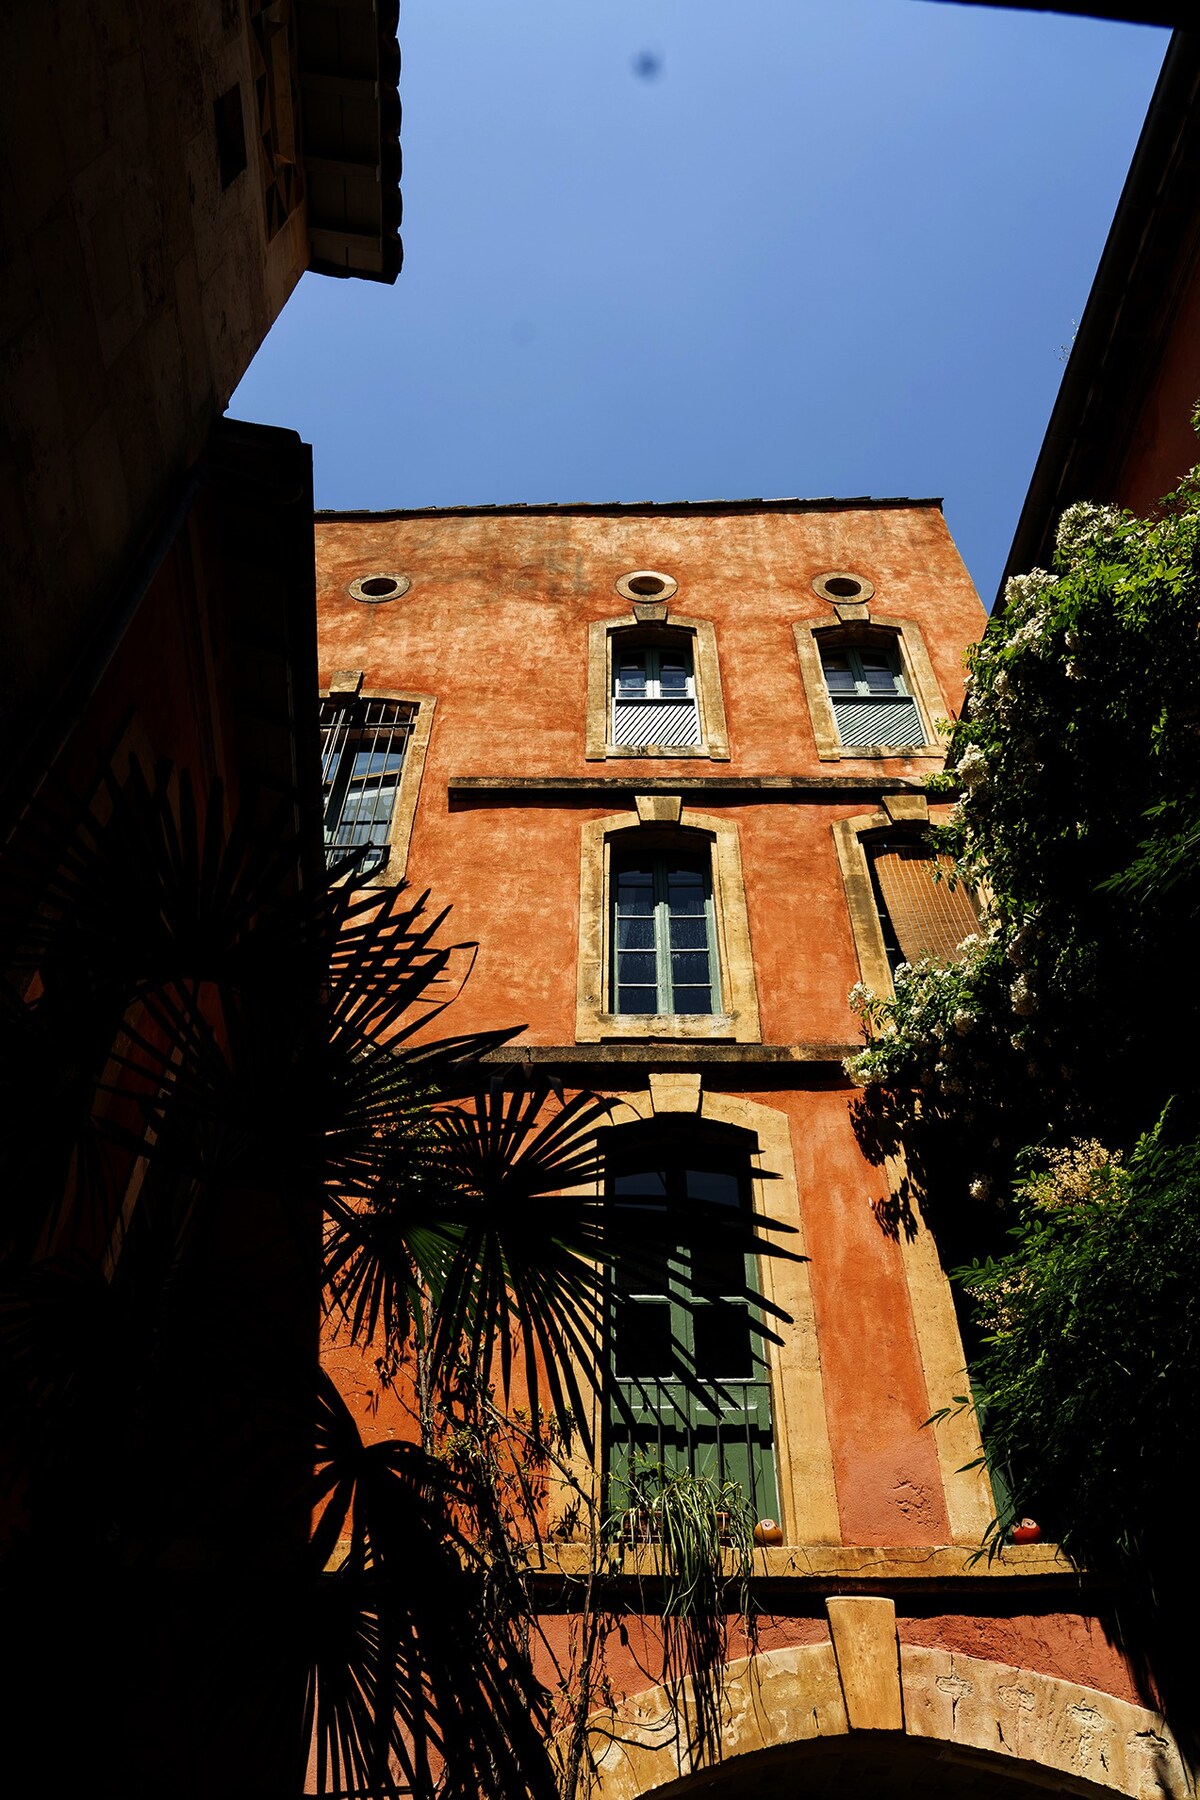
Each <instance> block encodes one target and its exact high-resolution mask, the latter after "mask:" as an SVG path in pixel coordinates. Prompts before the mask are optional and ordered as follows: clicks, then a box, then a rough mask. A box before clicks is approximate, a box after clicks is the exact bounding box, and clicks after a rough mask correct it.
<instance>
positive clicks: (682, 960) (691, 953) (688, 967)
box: [671, 950, 709, 991]
mask: <svg viewBox="0 0 1200 1800" xmlns="http://www.w3.org/2000/svg"><path fill="white" fill-rule="evenodd" d="M671 980H672V982H673V983H674V985H675V987H676V988H679V987H680V986H683V987H689V988H699V987H703V988H704V989H705V990H706V991H707V988H708V985H709V976H708V951H707V950H675V951H673V952H672V955H671Z"/></svg>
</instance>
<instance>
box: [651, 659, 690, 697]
mask: <svg viewBox="0 0 1200 1800" xmlns="http://www.w3.org/2000/svg"><path fill="white" fill-rule="evenodd" d="M658 669H659V682H660V686H661V692H662V694H663V696H664V698H665V697H667V696H668V695H669V696H671V697H674V698H681V697H683V696H684V695H686V694H687V691H688V676H689V675H690V674H691V672H692V659H691V657H690V656H687V655H685V654H684V652H682V651H679V650H662V651H660V652H659V663H658Z"/></svg>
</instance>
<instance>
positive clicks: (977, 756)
mask: <svg viewBox="0 0 1200 1800" xmlns="http://www.w3.org/2000/svg"><path fill="white" fill-rule="evenodd" d="M957 774H958V779H959V780H960V781H961V782H962V785H963V786H964V787H965V788H973V787H978V786H979V784H980V782H981V781H986V780H987V758H986V757H985V756H984V754H983V751H982V750H981V749H980V747H979V745H978V744H968V745H967V748H966V749H965V750H964V752H963V754H962V755H961V756H960V757H959V759H958V768H957Z"/></svg>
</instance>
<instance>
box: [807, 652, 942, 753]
mask: <svg viewBox="0 0 1200 1800" xmlns="http://www.w3.org/2000/svg"><path fill="white" fill-rule="evenodd" d="M821 665H822V667H823V669H824V671H825V686H826V687H827V689H828V690H829V698H830V701H831V703H832V705H833V717H834V722H835V724H836V725H837V729H838V736H839V737H840V739H841V741H842V745H843V747H844V748H846V749H867V748H875V747H879V748H881V749H888V750H906V749H915V748H916V747H917V746H918V745H920V744H923V743H924V742H925V728H924V725H923V723H922V721H921V714H920V712H919V710H918V708H917V703H916V701H915V700H914V699H913V698H912V695H911V694H909V693H908V691H907V690H906V688H905V685H904V676H903V675H902V674H901V672H900V664H899V661H898V659H897V658H896V656H895V655H894V654H893V653H892V652H891V651H890V650H879V649H871V648H859V647H857V646H854V645H849V644H839V645H837V646H836V647H822V650H821Z"/></svg>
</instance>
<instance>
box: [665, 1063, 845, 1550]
mask: <svg viewBox="0 0 1200 1800" xmlns="http://www.w3.org/2000/svg"><path fill="white" fill-rule="evenodd" d="M700 1116H701V1118H704V1119H711V1120H712V1121H713V1122H714V1123H716V1124H721V1125H735V1126H739V1127H740V1128H741V1129H742V1130H743V1131H750V1132H753V1133H754V1136H755V1139H756V1141H757V1144H758V1150H757V1152H756V1154H755V1156H754V1158H753V1170H754V1172H755V1175H756V1179H755V1183H754V1206H755V1210H756V1211H757V1212H762V1213H765V1214H767V1215H769V1216H770V1217H771V1218H775V1219H778V1220H779V1221H780V1223H781V1224H784V1225H790V1226H792V1228H793V1232H792V1235H791V1236H790V1237H786V1238H781V1239H780V1242H781V1243H782V1245H783V1247H784V1248H785V1249H787V1250H792V1251H794V1252H795V1254H796V1255H797V1256H799V1257H805V1258H806V1257H807V1247H806V1243H805V1233H804V1208H803V1204H802V1202H801V1197H800V1189H799V1186H798V1184H797V1181H796V1165H795V1161H794V1159H793V1156H792V1135H791V1125H790V1123H789V1120H788V1116H787V1114H786V1113H783V1112H778V1111H776V1109H775V1108H774V1107H772V1106H766V1105H764V1104H763V1103H762V1102H761V1101H759V1100H747V1099H744V1098H743V1097H742V1096H741V1095H740V1094H714V1093H705V1094H704V1095H703V1096H702V1099H701V1104H700ZM759 1171H761V1174H762V1177H773V1179H762V1178H760V1177H759V1173H758V1172H759ZM759 1281H760V1284H761V1291H762V1295H763V1298H764V1299H765V1300H769V1301H771V1302H772V1303H773V1304H774V1305H776V1306H779V1307H781V1308H782V1309H783V1311H784V1312H785V1313H787V1314H789V1315H790V1317H789V1319H788V1321H787V1323H786V1324H785V1323H784V1322H783V1321H780V1320H777V1321H775V1323H774V1326H773V1329H774V1330H775V1331H777V1332H778V1334H779V1337H780V1338H781V1340H782V1341H781V1342H780V1343H778V1344H772V1343H768V1344H767V1345H766V1351H767V1366H768V1369H769V1371H770V1376H771V1416H772V1424H773V1427H774V1440H775V1471H776V1478H777V1480H778V1483H779V1505H780V1510H781V1512H782V1515H783V1516H782V1518H781V1520H780V1524H781V1525H782V1526H783V1531H784V1540H785V1542H786V1543H789V1544H837V1543H840V1541H841V1535H842V1530H841V1520H840V1518H839V1516H838V1503H837V1489H836V1485H835V1482H834V1473H833V1450H832V1448H831V1445H830V1441H829V1422H828V1418H827V1416H826V1412H825V1389H824V1383H823V1381H822V1377H821V1353H820V1346H819V1343H818V1339H817V1321H816V1313H815V1310H814V1307H813V1296H812V1282H811V1280H810V1278H809V1265H808V1262H807V1260H805V1261H803V1262H784V1261H783V1260H782V1259H779V1258H776V1257H773V1256H765V1257H763V1258H762V1259H761V1260H760V1263H759Z"/></svg>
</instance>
